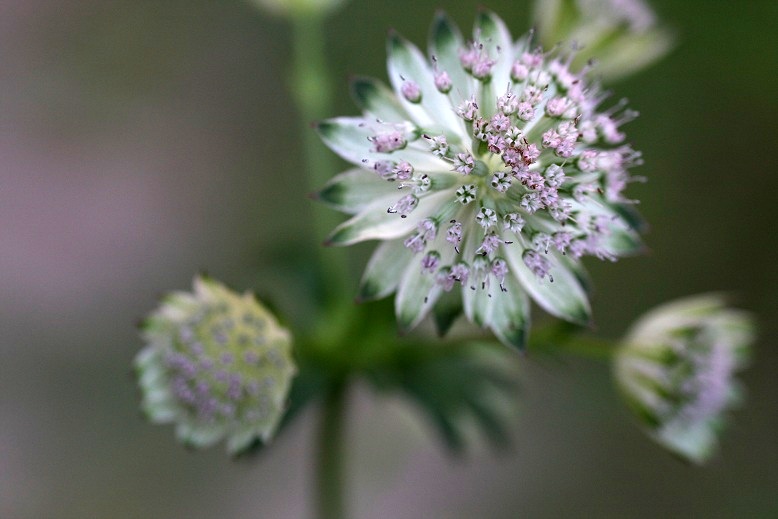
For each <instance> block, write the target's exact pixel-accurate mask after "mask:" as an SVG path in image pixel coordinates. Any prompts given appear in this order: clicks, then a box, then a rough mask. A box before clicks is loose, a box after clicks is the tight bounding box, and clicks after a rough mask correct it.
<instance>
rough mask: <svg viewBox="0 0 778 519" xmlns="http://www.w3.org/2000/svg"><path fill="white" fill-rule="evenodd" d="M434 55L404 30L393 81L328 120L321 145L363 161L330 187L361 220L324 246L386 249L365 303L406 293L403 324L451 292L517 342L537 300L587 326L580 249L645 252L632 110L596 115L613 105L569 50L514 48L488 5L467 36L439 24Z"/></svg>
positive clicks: (362, 82)
mask: <svg viewBox="0 0 778 519" xmlns="http://www.w3.org/2000/svg"><path fill="white" fill-rule="evenodd" d="M429 54H430V57H429V59H428V58H426V57H425V56H424V55H423V54H422V53H421V52H420V51H419V49H417V48H416V47H415V46H413V45H412V44H410V43H409V42H407V41H406V40H404V39H402V38H401V37H400V36H398V35H397V34H396V33H391V34H390V35H389V40H388V71H389V79H390V81H391V82H392V87H393V88H392V89H390V88H388V87H386V86H384V85H383V84H382V83H381V82H379V81H377V80H374V79H367V78H357V79H355V80H354V81H353V83H352V93H353V95H354V98H355V100H356V102H357V104H358V105H359V106H360V107H361V108H362V109H363V111H364V114H363V116H361V117H339V118H335V119H330V120H327V121H323V122H321V123H319V124H318V131H319V133H320V135H321V137H322V139H323V140H324V142H325V143H326V144H327V145H328V146H329V147H330V148H332V149H333V150H334V151H335V152H337V153H338V154H339V155H340V156H342V157H343V158H345V159H346V160H348V161H350V162H352V163H353V164H355V165H356V166H357V168H355V169H351V170H349V171H346V172H345V173H342V174H341V175H339V176H337V177H335V178H334V179H333V180H332V181H330V182H329V183H328V184H327V185H326V186H325V187H324V189H322V191H321V192H320V193H318V197H319V199H321V200H322V201H324V202H326V203H328V204H329V205H331V206H333V207H335V208H337V209H339V210H341V211H343V212H346V213H349V214H352V215H354V216H353V217H352V218H351V219H350V220H348V221H346V222H345V223H343V224H342V225H340V226H339V227H338V228H336V229H335V231H334V232H333V233H332V235H331V236H330V237H329V238H328V240H327V242H328V243H329V244H332V245H351V244H353V243H357V242H360V241H364V240H373V239H375V240H382V241H383V243H382V244H381V245H379V246H378V248H377V249H376V251H375V253H374V254H373V257H372V259H371V260H370V262H369V263H368V266H367V270H366V272H365V274H364V278H363V281H362V287H361V291H360V298H361V299H374V298H381V297H385V296H388V295H389V294H391V293H393V292H396V293H397V295H396V301H395V307H396V312H397V317H398V322H399V324H400V327H401V328H402V329H404V330H407V329H410V328H412V327H414V326H415V325H416V324H417V323H418V322H419V321H420V320H421V319H422V318H423V317H424V316H425V315H426V314H427V313H428V311H430V310H431V309H433V308H434V307H436V303H437V302H438V300H439V298H440V297H441V296H442V295H444V294H446V299H447V300H448V301H449V302H450V300H451V299H452V298H453V299H455V300H458V301H460V302H461V306H460V308H463V309H464V312H465V314H466V315H467V317H468V318H469V319H470V320H472V321H474V322H475V323H477V324H479V325H481V326H483V327H488V328H491V329H492V330H493V331H494V333H495V334H496V335H497V336H498V337H499V338H500V339H501V340H502V341H503V342H505V343H506V344H512V345H515V346H517V347H522V346H523V345H524V341H525V338H526V333H527V330H528V326H529V306H530V303H529V299H528V297H527V296H528V295H529V296H530V297H531V298H532V299H534V300H535V301H536V302H537V303H538V304H539V305H540V306H541V307H543V308H544V309H545V310H547V311H548V312H550V313H551V314H553V315H555V316H558V317H561V318H563V319H566V320H569V321H572V322H575V323H580V324H587V323H588V322H589V321H590V309H589V301H588V298H587V294H586V291H585V290H584V286H583V280H584V279H585V273H584V272H583V270H582V267H581V264H580V258H581V256H583V255H593V256H597V257H600V258H607V259H615V258H616V257H618V256H622V255H625V254H629V253H633V252H635V251H637V250H638V249H639V248H640V247H641V245H640V241H639V239H638V236H637V233H636V231H635V230H634V229H633V225H634V223H635V220H634V219H633V212H632V211H631V210H630V209H629V207H628V206H627V205H626V204H625V202H627V200H626V199H625V198H624V197H623V196H622V190H623V189H624V187H625V185H626V183H627V182H628V181H629V179H630V177H629V175H628V173H627V168H629V167H630V166H632V165H634V164H636V163H637V162H639V154H638V153H636V152H635V151H633V150H632V149H631V148H630V147H629V146H628V145H624V144H621V143H622V141H623V139H624V135H623V134H622V133H621V132H620V131H619V127H620V125H621V124H622V123H624V122H626V121H628V120H630V119H631V118H633V117H634V115H635V114H634V113H632V112H629V111H623V105H622V104H616V105H615V106H613V107H610V108H609V109H607V110H605V111H599V110H598V106H599V105H600V103H601V102H602V101H603V100H604V99H605V98H606V97H607V96H606V95H605V94H604V93H602V92H601V91H600V90H599V89H598V88H597V86H596V85H593V84H591V83H589V82H587V81H586V78H585V77H583V76H582V75H579V74H575V73H573V72H571V71H570V70H569V68H568V66H567V63H568V61H569V56H564V55H560V56H554V55H550V54H547V53H544V52H542V51H541V50H540V49H539V48H536V47H533V46H532V44H531V42H530V39H529V38H528V37H525V38H522V39H520V40H518V41H514V40H513V38H512V37H511V35H510V33H509V32H508V30H507V28H506V27H505V25H504V23H503V22H502V20H500V19H499V18H498V17H497V16H495V15H494V14H493V13H491V12H488V11H482V12H480V13H479V16H478V18H477V21H476V26H475V38H474V39H473V40H472V41H467V42H466V41H465V40H464V39H463V38H462V36H461V34H460V33H459V30H458V29H457V28H456V27H455V26H454V25H453V24H452V23H451V22H450V21H449V19H448V18H447V17H446V16H445V15H443V14H440V15H438V16H437V17H436V19H435V21H434V23H433V26H432V37H431V44H430V50H429ZM444 73H445V75H446V78H448V80H449V81H448V82H445V84H444V85H442V86H443V87H444V88H442V87H441V83H442V82H441V81H439V80H437V79H438V78H439V77H440V76H441V75H442V74H444ZM409 83H412V84H413V86H414V88H413V91H412V92H410V93H411V94H413V95H408V87H407V85H408V84H409ZM401 173H402V177H401V176H400V174H401ZM455 294H459V295H455ZM449 302H447V303H446V304H445V305H443V306H445V307H446V308H447V309H448V308H451V305H450V304H449ZM440 308H441V307H438V308H436V310H439V309H440Z"/></svg>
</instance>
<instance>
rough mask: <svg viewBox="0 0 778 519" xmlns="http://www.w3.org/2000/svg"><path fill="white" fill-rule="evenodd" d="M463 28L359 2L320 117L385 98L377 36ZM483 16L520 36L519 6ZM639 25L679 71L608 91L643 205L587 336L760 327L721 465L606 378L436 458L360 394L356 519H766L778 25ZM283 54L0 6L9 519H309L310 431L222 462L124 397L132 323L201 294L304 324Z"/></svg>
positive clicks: (353, 434)
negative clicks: (645, 417) (741, 317)
mask: <svg viewBox="0 0 778 519" xmlns="http://www.w3.org/2000/svg"><path fill="white" fill-rule="evenodd" d="M480 3H482V2H476V1H475V0H465V1H458V2H445V1H441V0H396V1H393V2H376V1H368V0H351V2H350V3H349V4H347V5H346V6H345V8H344V9H343V10H341V11H340V12H338V13H337V14H336V15H334V16H333V17H332V19H331V20H330V25H329V28H330V33H329V37H328V41H327V51H328V53H329V56H330V57H331V60H332V71H333V74H334V76H335V77H336V78H338V90H337V92H338V98H337V101H336V107H335V109H334V111H333V114H332V115H338V114H354V113H356V110H355V108H354V107H353V105H352V104H351V102H350V100H349V99H348V97H347V94H346V77H347V76H348V74H350V73H362V74H368V75H374V76H378V77H382V78H384V77H385V69H384V57H385V56H384V36H385V34H386V30H387V28H389V27H394V28H396V29H398V30H399V31H400V32H401V33H403V34H404V35H405V36H407V37H408V38H409V39H411V40H413V41H415V42H418V43H423V42H426V37H427V27H428V25H429V22H430V20H431V19H432V15H433V13H434V10H435V9H436V8H438V7H440V6H443V7H444V8H446V9H447V10H448V12H449V13H450V14H451V15H452V16H453V18H454V19H455V20H457V21H458V22H459V23H460V24H461V25H462V26H463V27H466V28H467V29H468V31H469V26H470V24H471V20H472V18H473V14H474V13H475V10H476V7H477V5H478V4H480ZM487 5H488V7H490V8H492V9H494V10H495V11H497V12H498V13H499V14H500V15H501V16H502V17H503V18H505V20H506V21H507V22H508V24H509V26H510V27H511V29H512V30H513V32H514V34H516V35H518V34H520V33H521V32H523V31H524V30H525V29H527V28H528V26H529V24H530V21H529V5H528V2H526V1H516V0H493V1H491V2H488V3H487ZM655 5H656V7H657V9H658V10H659V12H660V14H661V15H662V16H663V17H664V18H665V19H666V20H667V22H668V23H669V24H670V25H671V26H673V27H674V28H675V29H676V31H677V34H678V37H679V44H678V46H677V48H676V50H675V51H674V52H673V53H672V54H671V55H670V57H669V58H667V59H666V60H665V61H663V62H661V63H660V64H659V65H657V66H655V67H653V68H651V69H649V70H648V71H646V72H644V73H642V74H640V75H638V76H635V77H633V78H630V79H628V80H626V81H622V82H621V83H619V84H617V85H615V88H616V91H617V96H619V97H620V96H626V97H628V98H629V99H630V100H631V105H632V107H634V108H636V109H637V110H639V111H640V112H641V117H640V118H639V119H637V120H636V121H634V122H632V123H630V124H629V125H628V127H627V131H628V134H629V138H630V140H631V141H632V142H634V143H635V146H636V147H637V148H638V149H640V150H642V151H643V153H644V158H645V162H646V164H645V166H643V167H641V168H639V169H637V170H636V173H637V174H641V175H645V176H647V177H648V178H649V182H648V183H647V184H636V185H633V186H632V187H631V188H630V191H629V194H630V195H631V196H634V197H635V198H639V199H640V200H641V205H640V210H641V211H642V213H643V214H644V216H645V217H646V219H647V220H648V221H649V222H650V224H651V230H650V233H649V234H648V235H647V236H646V241H647V243H648V244H649V246H650V248H651V253H650V254H648V255H646V256H644V257H640V258H635V259H626V260H623V261H620V262H618V263H616V264H610V263H608V264H599V263H596V262H591V263H590V270H591V272H592V276H593V278H594V280H595V283H596V287H597V293H596V296H595V300H594V311H595V316H596V320H597V324H598V327H599V328H598V329H599V332H600V333H602V334H603V335H606V336H610V337H617V336H619V335H620V334H621V333H622V332H623V331H624V330H625V328H626V327H627V325H628V323H629V322H630V321H631V320H632V319H633V318H635V317H636V316H638V315H639V314H640V313H642V312H643V311H645V310H646V309H648V308H649V307H651V306H653V305H655V304H658V303H660V302H662V301H664V300H667V299H670V298H674V297H678V296H682V295H686V294H693V293H698V292H703V291H710V290H725V291H729V292H732V293H734V294H735V296H736V297H737V301H738V303H739V304H740V305H741V306H742V307H745V308H748V309H751V310H753V311H754V312H756V313H757V314H758V316H759V320H760V328H761V333H760V340H759V343H758V344H757V346H756V351H755V356H754V362H753V365H752V367H751V369H750V370H749V371H748V372H746V373H745V374H744V375H743V377H742V379H743V381H744V385H745V386H746V388H747V390H748V393H749V399H748V402H747V405H746V406H745V408H744V409H742V410H740V411H739V412H737V413H736V414H735V420H734V423H733V425H732V426H731V428H730V429H729V431H728V434H727V435H726V436H725V438H724V441H723V449H722V453H721V455H720V456H719V457H717V458H716V459H714V460H713V461H712V463H711V464H710V466H708V467H706V468H694V467H689V466H686V465H684V464H682V463H680V462H678V461H676V460H675V459H673V458H672V457H670V456H669V455H666V454H665V453H664V452H663V451H661V449H659V448H658V447H657V446H655V445H654V444H652V443H651V442H649V441H648V440H646V439H645V438H644V437H643V436H642V435H641V434H640V432H639V431H638V430H637V428H635V427H634V425H633V423H632V422H631V421H630V417H629V416H628V415H627V413H626V411H624V410H623V409H622V407H621V406H620V403H619V402H618V400H617V398H616V396H615V394H614V392H613V390H612V388H611V385H610V379H609V371H608V368H607V367H606V366H603V365H600V364H597V363H594V362H588V361H573V360H571V361H569V362H564V363H548V362H545V361H539V360H538V359H534V358H533V356H532V355H531V354H530V356H529V357H528V358H527V359H526V361H525V368H524V370H523V375H524V378H523V382H522V386H523V389H522V393H523V397H522V408H521V413H520V418H519V420H518V422H517V425H516V428H515V445H514V448H513V449H512V450H511V451H509V452H503V453H499V454H494V453H491V452H489V451H488V450H486V449H476V450H475V451H474V452H473V453H472V454H471V455H469V456H467V457H466V458H464V459H462V460H454V459H451V458H449V457H447V456H446V455H445V453H444V452H443V451H441V449H440V448H439V447H438V445H437V443H436V439H435V437H434V436H433V435H432V434H431V433H430V431H429V429H427V428H426V427H424V425H423V424H419V422H418V421H417V420H416V415H415V414H414V411H413V410H412V409H409V408H408V407H407V406H405V404H404V402H403V401H402V400H399V399H396V400H395V399H388V398H386V397H384V396H379V395H375V394H373V393H371V392H370V391H369V390H367V389H366V388H365V387H362V388H360V389H359V390H358V391H356V392H354V393H353V395H352V396H353V403H354V407H353V409H352V414H351V420H350V422H349V445H350V448H349V459H348V463H349V478H350V479H349V482H350V485H351V491H352V492H351V495H350V496H349V502H350V505H351V507H352V509H353V511H354V517H356V518H369V519H372V518H393V519H400V518H409V519H410V518H438V517H440V518H474V517H485V518H496V519H500V518H514V517H530V518H557V517H572V518H588V517H598V518H599V517H617V518H633V517H634V518H654V517H706V518H719V517H721V518H729V517H749V518H751V517H754V518H773V517H778V435H777V434H776V432H778V383H777V382H776V380H777V377H776V372H777V370H778V354H776V339H777V338H778V333H776V332H777V331H778V325H776V320H777V319H778V312H776V307H778V276H777V275H776V261H777V260H778V254H776V253H777V252H778V250H777V249H778V248H777V247H776V232H775V230H774V227H775V221H776V216H778V211H776V208H775V201H776V194H777V193H778V181H777V180H776V176H778V168H777V167H776V166H777V165H778V164H777V162H776V160H775V158H774V157H775V141H776V137H778V135H777V132H776V128H777V126H778V123H777V122H776V121H778V103H776V100H775V96H776V92H778V43H776V36H775V29H776V28H777V27H778V3H776V2H774V1H773V0H743V1H729V0H684V1H671V0H661V1H659V0H657V1H656V2H655ZM289 37H290V34H289V29H288V27H287V26H286V25H285V24H284V23H283V22H282V21H280V20H277V19H272V18H269V17H266V16H263V15H261V14H259V13H257V12H256V11H255V10H253V9H252V8H251V6H250V5H248V4H247V3H243V2H241V1H239V0H235V1H227V0H220V1H215V0H212V1H208V0H189V1H178V0H167V1H151V0H146V1H143V0H140V1H139V0H69V1H68V2H62V1H57V0H2V1H0V359H1V360H0V517H2V518H7V519H23V518H30V519H33V518H44V519H45V518H74V519H75V518H77V519H84V518H150V519H153V518H192V519H196V518H213V517H223V518H239V517H240V518H242V517H261V518H267V519H275V518H279V519H280V518H298V517H306V516H307V515H308V512H309V509H308V498H309V495H310V489H311V486H310V466H311V455H312V448H311V443H312V429H311V426H312V425H313V420H314V418H315V416H314V413H312V412H308V413H307V414H305V415H304V416H303V417H301V419H300V420H298V421H297V422H295V424H294V426H293V427H292V428H291V429H290V430H289V431H287V432H286V434H285V435H284V436H283V437H281V438H279V439H278V440H277V441H276V442H275V444H274V445H273V447H272V448H271V449H268V451H267V452H266V454H264V455H263V456H261V457H260V458H258V459H256V460H253V461H251V462H233V461H230V460H229V459H227V457H226V456H225V455H224V453H223V451H222V449H221V448H216V449H212V450H209V451H206V452H198V453H193V452H188V451H186V450H185V449H184V448H182V447H181V446H180V445H178V444H177V443H175V442H174V440H173V435H172V430H171V429H170V428H169V427H154V426H151V425H148V424H147V423H145V422H144V421H143V420H142V419H141V417H140V414H139V411H138V395H137V392H136V389H135V387H134V384H133V381H132V378H131V376H130V363H131V360H132V358H133V356H134V355H135V353H136V352H137V351H138V349H139V347H140V342H139V340H138V338H137V334H136V330H135V328H134V324H135V322H136V321H137V319H138V318H140V317H142V316H143V315H144V314H145V313H146V312H147V311H148V310H150V309H151V308H152V307H153V306H154V305H155V301H156V298H157V296H158V295H159V294H160V293H162V292H164V291H166V290H169V289H182V288H186V287H187V286H188V285H189V283H190V280H191V277H192V275H193V274H194V273H195V272H197V271H200V270H203V269H205V270H207V271H208V272H209V273H211V274H212V275H213V276H215V277H217V278H220V279H222V280H224V281H227V282H229V283H231V284H232V285H234V286H238V287H245V286H252V287H256V288H259V289H260V290H261V291H262V292H263V293H265V294H267V295H269V296H272V297H273V298H275V299H276V300H277V301H278V302H279V305H280V306H281V307H282V308H288V309H291V308H294V304H295V300H296V299H297V297H296V294H295V293H294V291H290V290H285V289H284V287H285V285H287V283H285V278H284V276H285V275H288V273H287V272H281V271H274V270H268V269H267V267H266V265H267V262H266V258H268V257H270V256H273V255H277V254H278V252H277V251H279V250H283V249H284V246H285V244H287V243H290V242H291V241H295V240H297V241H300V240H307V239H309V238H308V236H307V234H306V233H307V232H308V231H307V227H306V225H307V223H306V222H307V220H306V217H307V216H308V215H309V209H310V207H309V204H310V202H309V201H307V199H306V198H305V194H306V193H305V187H304V180H303V172H302V171H301V160H300V157H299V153H300V139H301V137H300V135H299V132H300V126H299V124H298V121H297V119H296V114H295V111H294V109H293V107H292V106H291V102H290V99H289V96H288V95H287V93H286V91H285V86H286V78H287V77H288V67H289V57H290V38H289ZM317 238H321V237H317ZM369 249H370V247H369V246H361V247H356V248H354V249H353V253H354V255H355V257H357V258H358V259H357V260H356V261H355V263H356V264H360V259H359V258H360V257H361V256H363V255H364V254H365V253H366V252H367V251H368V250H369ZM258 272H259V273H258ZM296 317H297V318H298V319H299V318H304V317H305V316H304V315H303V316H296Z"/></svg>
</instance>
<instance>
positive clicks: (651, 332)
mask: <svg viewBox="0 0 778 519" xmlns="http://www.w3.org/2000/svg"><path fill="white" fill-rule="evenodd" d="M753 328H754V325H753V322H752V319H751V317H750V316H749V315H748V314H746V313H745V312H742V311H739V310H733V309H731V308H727V307H726V306H725V303H724V300H723V298H722V297H721V296H719V295H703V296H696V297H691V298H687V299H683V300H679V301H675V302H673V303H669V304H665V305H662V306H660V307H658V308H656V309H655V310H653V311H651V312H649V313H648V314H646V315H645V316H644V317H643V318H642V319H640V321H638V322H637V323H636V324H635V325H634V327H633V328H632V330H631V331H630V332H629V334H628V335H627V337H626V338H625V339H624V345H623V347H622V348H621V349H620V350H619V352H618V353H617V355H616V357H615V362H614V370H615V376H616V380H617V383H618V385H619V387H620V389H621V390H622V393H623V394H624V396H625V398H626V400H627V402H628V404H629V405H630V407H631V408H632V409H633V410H634V411H635V412H636V414H637V415H638V417H639V418H640V419H641V421H642V423H643V425H644V426H645V427H646V429H647V430H648V432H649V434H650V435H651V436H652V437H653V438H654V439H655V440H656V441H657V442H659V443H660V444H661V445H663V446H664V447H666V448H668V449H670V450H671V451H673V452H675V453H676V454H678V455H680V456H682V457H684V458H685V459H688V460H691V461H694V462H697V463H701V462H703V461H705V460H707V459H708V458H709V457H710V456H711V455H712V454H713V452H714V448H715V446H716V435H717V433H718V432H719V431H720V429H721V427H722V425H723V420H724V413H725V411H726V410H727V409H728V408H730V407H732V406H733V405H734V404H736V403H737V402H738V400H739V393H740V391H739V390H738V386H737V384H736V382H735V380H734V375H735V372H736V371H738V370H739V369H741V368H742V367H743V366H744V364H745V362H746V360H747V358H748V350H749V346H750V344H751V342H752V340H753V333H754V332H753Z"/></svg>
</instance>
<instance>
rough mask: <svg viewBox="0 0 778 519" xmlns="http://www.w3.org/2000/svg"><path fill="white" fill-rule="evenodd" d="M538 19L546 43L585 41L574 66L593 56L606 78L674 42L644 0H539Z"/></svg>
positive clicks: (651, 58) (643, 63)
mask: <svg viewBox="0 0 778 519" xmlns="http://www.w3.org/2000/svg"><path fill="white" fill-rule="evenodd" d="M534 19H535V24H536V26H537V28H538V33H539V36H540V42H541V43H542V44H543V46H544V47H546V48H551V47H552V46H553V45H556V44H557V43H559V42H572V43H574V44H575V45H577V46H579V47H582V48H581V50H580V51H579V52H578V53H577V55H576V57H575V59H574V60H573V67H572V68H573V69H576V68H580V67H582V66H583V65H585V64H586V63H587V62H588V61H589V60H591V59H594V60H595V61H596V63H597V66H596V74H597V75H598V76H600V77H602V78H603V79H605V80H614V79H618V78H621V77H624V76H628V75H630V74H633V73H635V72H638V71H639V70H641V69H643V68H646V67H647V66H649V65H650V64H652V63H653V62H655V61H657V60H658V59H659V58H661V57H662V56H664V55H665V54H667V52H669V51H670V49H671V48H672V47H673V40H674V38H673V35H672V33H671V31H669V30H668V29H667V28H665V27H663V26H661V25H660V24H659V22H658V21H657V19H656V15H655V14H654V12H653V11H652V10H651V7H650V6H649V5H648V4H647V3H646V2H644V1H643V0H535V12H534Z"/></svg>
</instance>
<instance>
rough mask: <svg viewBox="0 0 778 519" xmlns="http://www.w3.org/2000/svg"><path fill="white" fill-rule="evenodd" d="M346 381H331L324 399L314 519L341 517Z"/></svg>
mask: <svg viewBox="0 0 778 519" xmlns="http://www.w3.org/2000/svg"><path fill="white" fill-rule="evenodd" d="M346 387H347V386H346V383H345V382H343V383H339V384H336V385H334V386H333V387H332V388H331V389H330V391H329V393H328V394H327V396H326V397H325V400H324V405H323V408H322V414H321V422H320V426H319V427H320V428H319V437H318V444H317V448H318V450H319V451H318V460H317V466H316V514H317V515H316V517H317V519H344V518H345V517H346V514H345V503H344V497H345V496H344V493H343V479H344V478H343V476H344V473H343V472H344V471H343V468H344V461H345V459H344V455H345V449H344V441H343V440H344V435H343V433H344V425H345V417H346Z"/></svg>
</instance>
